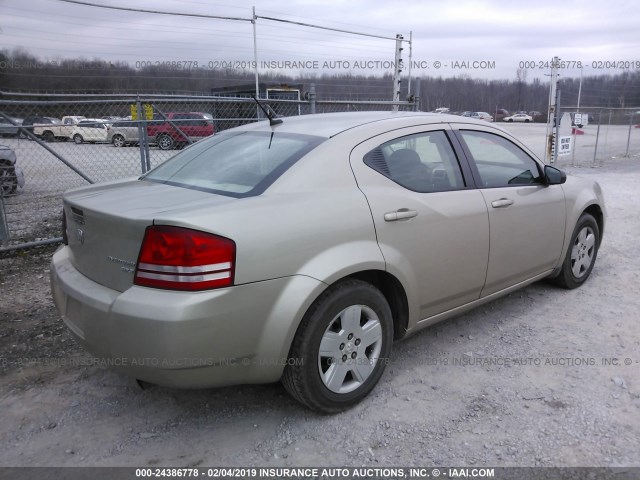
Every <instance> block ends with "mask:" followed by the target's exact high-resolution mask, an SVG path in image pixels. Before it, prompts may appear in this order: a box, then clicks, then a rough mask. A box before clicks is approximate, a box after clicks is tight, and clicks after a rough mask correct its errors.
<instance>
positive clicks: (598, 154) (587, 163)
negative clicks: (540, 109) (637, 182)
mask: <svg viewBox="0 0 640 480" xmlns="http://www.w3.org/2000/svg"><path fill="white" fill-rule="evenodd" d="M560 112H561V115H560V117H561V122H560V136H561V137H562V136H565V137H567V136H570V137H571V142H572V149H571V153H570V154H568V155H566V156H564V157H559V159H558V163H559V164H560V166H563V165H571V166H574V167H598V166H601V165H603V164H605V163H607V162H608V163H611V162H615V161H616V159H620V158H625V157H636V158H638V159H640V107H635V108H598V107H580V108H577V107H562V108H561V109H560Z"/></svg>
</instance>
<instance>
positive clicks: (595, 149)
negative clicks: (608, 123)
mask: <svg viewBox="0 0 640 480" xmlns="http://www.w3.org/2000/svg"><path fill="white" fill-rule="evenodd" d="M601 123H602V109H600V110H599V111H598V130H596V146H595V148H594V149H593V166H595V165H596V155H597V154H598V139H599V138H600V124H601Z"/></svg>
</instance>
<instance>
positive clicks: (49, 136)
mask: <svg viewBox="0 0 640 480" xmlns="http://www.w3.org/2000/svg"><path fill="white" fill-rule="evenodd" d="M42 139H43V140H44V141H45V142H53V141H54V140H55V139H56V137H55V135H54V134H53V132H52V131H51V130H45V131H44V132H42Z"/></svg>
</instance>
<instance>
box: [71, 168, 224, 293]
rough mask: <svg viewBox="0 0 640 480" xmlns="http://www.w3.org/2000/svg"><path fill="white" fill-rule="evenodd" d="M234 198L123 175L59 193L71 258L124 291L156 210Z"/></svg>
mask: <svg viewBox="0 0 640 480" xmlns="http://www.w3.org/2000/svg"><path fill="white" fill-rule="evenodd" d="M232 201H234V199H232V198H229V197H224V196H220V195H215V194H212V193H206V192H201V191H197V190H190V189H186V188H179V187H174V186H170V185H162V184H158V183H152V182H145V181H140V180H127V181H119V182H110V183H108V184H102V185H99V186H91V187H86V188H82V189H79V190H75V191H71V192H68V193H67V194H65V196H64V210H65V215H66V222H67V237H68V239H69V249H70V251H71V263H72V264H73V266H74V267H75V268H76V269H77V270H78V271H79V272H80V273H82V274H83V275H85V276H86V277H88V278H90V279H91V280H93V281H94V282H96V283H99V284H100V285H104V286H106V287H108V288H111V289H113V290H116V291H119V292H123V291H125V290H126V289H128V288H129V287H131V285H133V274H134V270H135V266H136V262H137V259H138V254H139V252H140V246H141V244H142V239H143V237H144V233H145V230H146V228H147V227H148V226H150V225H152V224H153V221H154V218H156V217H157V216H158V215H166V214H167V213H171V216H176V215H177V216H180V213H181V212H184V213H185V214H186V213H189V212H193V211H194V210H199V209H201V208H203V207H208V208H209V207H212V206H214V205H223V204H227V203H230V202H232Z"/></svg>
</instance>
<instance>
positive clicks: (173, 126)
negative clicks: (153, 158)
mask: <svg viewBox="0 0 640 480" xmlns="http://www.w3.org/2000/svg"><path fill="white" fill-rule="evenodd" d="M165 116H166V117H167V120H163V119H160V120H157V121H153V122H152V123H150V124H149V125H148V126H147V135H148V136H149V141H151V142H155V143H157V144H158V147H160V149H161V150H170V149H172V148H176V147H182V146H184V145H186V144H188V143H189V140H191V141H192V142H193V141H196V140H200V139H201V138H204V137H208V136H210V135H213V133H214V128H213V118H212V117H211V116H210V115H207V114H205V113H200V112H168V113H167V114H165Z"/></svg>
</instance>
